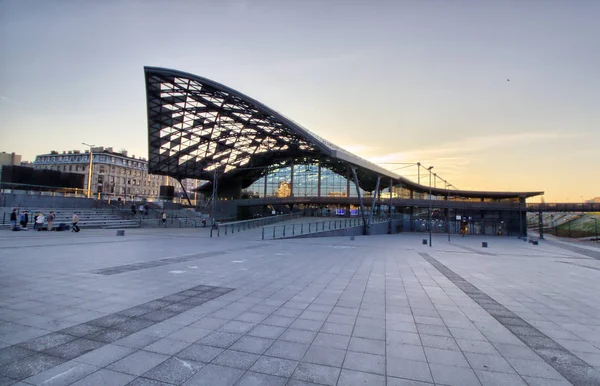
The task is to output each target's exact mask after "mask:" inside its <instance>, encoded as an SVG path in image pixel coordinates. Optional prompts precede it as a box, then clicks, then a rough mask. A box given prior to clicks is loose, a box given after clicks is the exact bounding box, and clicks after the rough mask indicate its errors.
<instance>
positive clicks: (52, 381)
mask: <svg viewBox="0 0 600 386" xmlns="http://www.w3.org/2000/svg"><path fill="white" fill-rule="evenodd" d="M97 370H98V367H96V366H90V365H86V364H85V363H79V362H75V361H69V362H65V363H63V364H61V365H58V366H56V367H53V368H50V369H48V370H46V371H44V372H41V373H39V374H37V375H34V376H33V377H30V378H27V379H26V380H25V382H26V383H29V384H32V385H45V386H51V385H70V384H71V383H73V382H75V381H78V380H80V379H81V378H83V377H86V376H87V375H89V374H91V373H93V372H95V371H97Z"/></svg>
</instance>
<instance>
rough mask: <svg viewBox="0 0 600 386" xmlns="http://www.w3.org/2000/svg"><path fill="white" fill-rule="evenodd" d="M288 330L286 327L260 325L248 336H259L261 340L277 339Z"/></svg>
mask: <svg viewBox="0 0 600 386" xmlns="http://www.w3.org/2000/svg"><path fill="white" fill-rule="evenodd" d="M285 330H286V328H285V327H276V326H269V325H265V324H259V325H258V326H256V327H254V328H253V329H252V330H250V331H249V332H248V335H251V336H257V337H260V338H269V339H277V338H279V336H280V335H281V334H283V332H284V331H285Z"/></svg>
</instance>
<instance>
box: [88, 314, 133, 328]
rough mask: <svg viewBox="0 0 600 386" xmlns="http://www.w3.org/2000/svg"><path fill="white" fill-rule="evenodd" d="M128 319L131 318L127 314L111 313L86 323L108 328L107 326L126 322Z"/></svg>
mask: <svg viewBox="0 0 600 386" xmlns="http://www.w3.org/2000/svg"><path fill="white" fill-rule="evenodd" d="M128 320H130V318H128V317H126V316H121V315H116V314H111V315H107V316H103V317H100V318H97V319H94V320H90V321H89V322H87V323H86V324H89V325H92V326H97V327H104V328H106V327H112V326H115V325H117V324H121V323H125V322H127V321H128Z"/></svg>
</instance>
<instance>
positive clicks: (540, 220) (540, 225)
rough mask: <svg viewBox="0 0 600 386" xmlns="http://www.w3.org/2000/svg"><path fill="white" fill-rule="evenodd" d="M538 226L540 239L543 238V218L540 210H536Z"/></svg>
mask: <svg viewBox="0 0 600 386" xmlns="http://www.w3.org/2000/svg"><path fill="white" fill-rule="evenodd" d="M538 228H539V230H540V239H543V238H544V220H543V218H542V211H541V210H540V211H539V212H538Z"/></svg>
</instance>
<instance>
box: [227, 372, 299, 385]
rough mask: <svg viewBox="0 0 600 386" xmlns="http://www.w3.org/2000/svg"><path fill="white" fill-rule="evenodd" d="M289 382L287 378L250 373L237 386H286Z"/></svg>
mask: <svg viewBox="0 0 600 386" xmlns="http://www.w3.org/2000/svg"><path fill="white" fill-rule="evenodd" d="M287 381H288V379H287V378H283V377H276V376H274V375H268V374H261V373H255V372H252V371H249V372H247V373H246V374H244V376H242V378H240V380H239V381H238V383H236V386H284V385H285V384H286V383H287Z"/></svg>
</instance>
